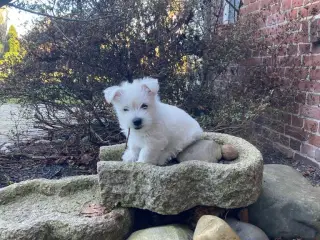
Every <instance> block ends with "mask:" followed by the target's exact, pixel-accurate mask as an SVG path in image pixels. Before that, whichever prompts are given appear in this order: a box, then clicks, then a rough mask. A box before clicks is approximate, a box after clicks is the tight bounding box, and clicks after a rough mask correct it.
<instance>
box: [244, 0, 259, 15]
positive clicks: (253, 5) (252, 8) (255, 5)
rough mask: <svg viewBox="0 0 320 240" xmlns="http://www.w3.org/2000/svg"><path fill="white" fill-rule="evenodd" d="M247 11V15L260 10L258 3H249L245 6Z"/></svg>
mask: <svg viewBox="0 0 320 240" xmlns="http://www.w3.org/2000/svg"><path fill="white" fill-rule="evenodd" d="M247 8H248V9H247V11H248V13H252V12H255V11H258V10H259V9H260V1H256V2H254V3H250V4H249V5H248V6H247Z"/></svg>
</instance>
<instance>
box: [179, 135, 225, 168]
mask: <svg viewBox="0 0 320 240" xmlns="http://www.w3.org/2000/svg"><path fill="white" fill-rule="evenodd" d="M221 157H222V155H221V146H220V145H219V144H217V143H216V142H215V141H212V140H199V141H196V142H195V143H193V144H191V145H190V146H188V147H187V148H186V149H184V150H183V151H182V152H181V153H180V154H179V155H178V156H177V159H178V161H179V162H185V161H190V160H200V161H206V162H211V163H214V162H215V163H216V162H218V160H220V159H221Z"/></svg>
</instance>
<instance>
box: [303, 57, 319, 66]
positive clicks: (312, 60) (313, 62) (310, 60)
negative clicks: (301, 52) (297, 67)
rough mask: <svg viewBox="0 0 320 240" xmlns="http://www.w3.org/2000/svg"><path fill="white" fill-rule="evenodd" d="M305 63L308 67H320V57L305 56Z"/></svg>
mask: <svg viewBox="0 0 320 240" xmlns="http://www.w3.org/2000/svg"><path fill="white" fill-rule="evenodd" d="M303 62H304V64H305V65H306V66H317V65H320V55H310V56H303Z"/></svg>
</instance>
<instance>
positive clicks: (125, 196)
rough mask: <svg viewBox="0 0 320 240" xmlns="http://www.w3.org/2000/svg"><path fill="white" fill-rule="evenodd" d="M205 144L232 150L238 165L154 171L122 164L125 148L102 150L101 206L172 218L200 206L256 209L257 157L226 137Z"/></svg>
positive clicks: (217, 136) (199, 164) (250, 147)
mask: <svg viewBox="0 0 320 240" xmlns="http://www.w3.org/2000/svg"><path fill="white" fill-rule="evenodd" d="M204 139H211V140H214V141H216V142H217V143H219V144H231V145H233V146H234V147H235V148H236V149H237V150H238V152H239V157H238V159H236V160H235V161H233V162H231V163H230V164H221V163H208V162H203V161H196V160H193V161H187V162H183V163H180V164H176V165H172V166H154V165H148V164H144V163H124V162H122V161H120V160H121V155H122V153H123V151H124V147H125V146H124V144H120V145H114V146H108V147H102V148H101V149H100V160H101V161H100V162H99V163H98V177H99V185H100V190H101V198H102V203H103V205H104V206H106V207H108V208H112V207H115V206H121V207H134V208H140V209H148V210H151V211H153V212H156V213H159V214H167V215H172V214H178V213H180V212H182V211H185V210H188V209H190V208H192V207H195V206H198V205H202V206H216V207H220V208H227V209H233V208H240V207H246V206H248V205H250V204H252V203H254V202H255V201H256V200H257V199H258V197H259V195H260V192H261V186H262V174H263V160H262V155H261V153H260V152H259V151H258V150H257V149H256V148H255V147H254V146H253V145H252V144H250V143H249V142H247V141H245V140H244V139H242V138H238V137H234V136H231V135H227V134H218V133H205V134H204Z"/></svg>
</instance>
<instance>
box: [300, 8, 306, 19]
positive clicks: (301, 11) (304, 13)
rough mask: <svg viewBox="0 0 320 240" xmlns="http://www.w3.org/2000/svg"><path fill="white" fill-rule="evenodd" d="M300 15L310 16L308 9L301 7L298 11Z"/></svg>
mask: <svg viewBox="0 0 320 240" xmlns="http://www.w3.org/2000/svg"><path fill="white" fill-rule="evenodd" d="M298 17H301V18H305V17H308V9H306V8H300V9H299V12H298Z"/></svg>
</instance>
